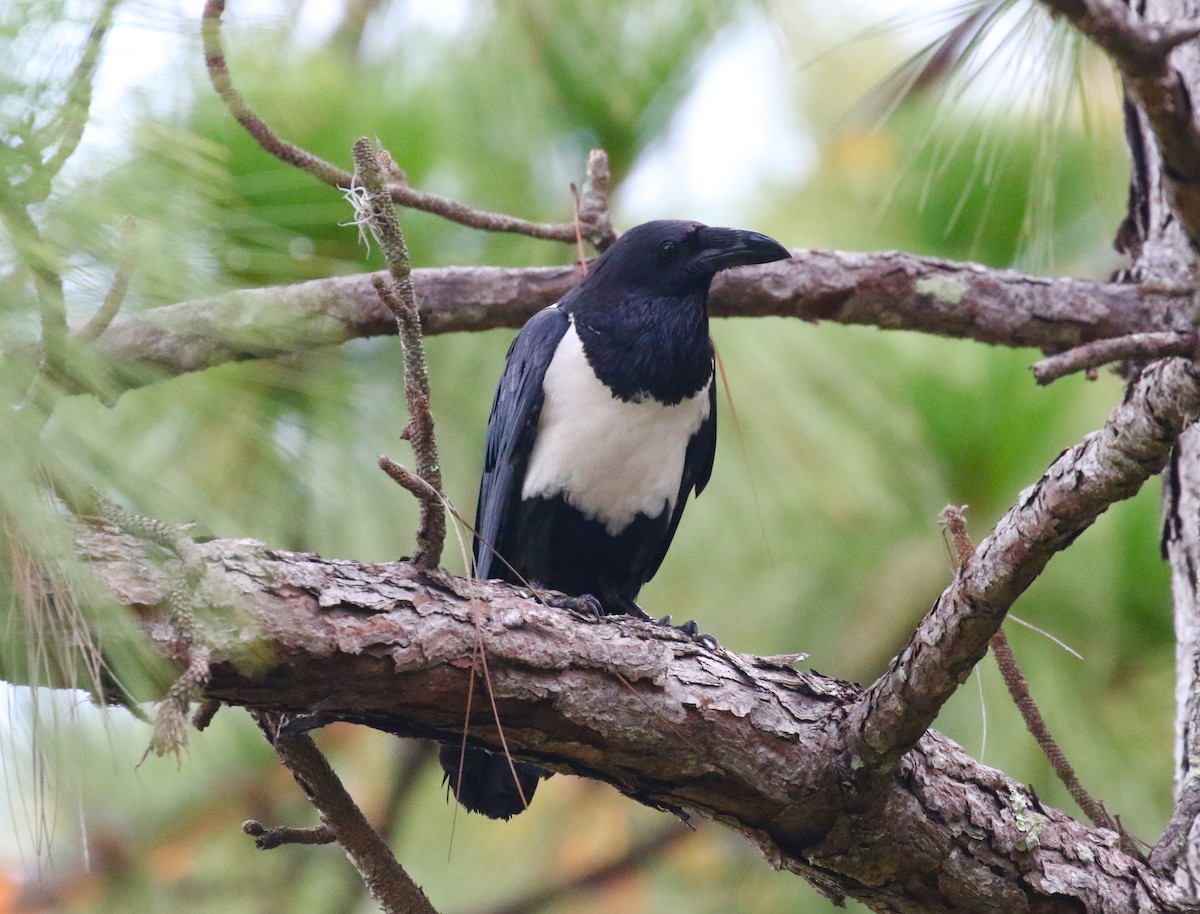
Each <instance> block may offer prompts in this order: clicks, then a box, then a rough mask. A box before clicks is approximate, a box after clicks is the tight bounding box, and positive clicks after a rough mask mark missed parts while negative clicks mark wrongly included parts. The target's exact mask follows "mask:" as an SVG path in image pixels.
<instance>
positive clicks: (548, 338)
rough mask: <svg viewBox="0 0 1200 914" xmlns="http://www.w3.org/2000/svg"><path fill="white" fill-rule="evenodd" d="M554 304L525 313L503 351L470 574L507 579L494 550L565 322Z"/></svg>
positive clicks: (516, 491) (516, 496)
mask: <svg viewBox="0 0 1200 914" xmlns="http://www.w3.org/2000/svg"><path fill="white" fill-rule="evenodd" d="M570 323H571V322H570V319H569V318H568V317H567V315H566V314H565V313H564V312H562V311H560V310H559V309H558V308H553V307H551V308H545V309H544V310H542V311H539V312H538V313H537V314H535V315H534V316H533V317H531V318H530V319H529V320H528V322H526V324H525V326H524V327H522V328H521V332H520V333H519V334H517V338H516V339H515V340H513V343H512V346H510V347H509V349H508V360H507V361H506V362H505V365H504V374H503V375H501V377H500V386H499V387H498V388H497V389H496V399H495V400H493V401H492V414H491V416H490V417H489V418H488V430H487V450H486V451H485V454H484V458H483V478H482V479H480V481H479V506H478V507H477V508H476V511H475V576H476V577H478V578H489V577H499V578H511V577H512V572H511V571H510V570H509V569H508V568H507V567H506V566H505V565H504V562H503V561H500V562H499V563H497V567H496V568H495V569H493V568H492V560H493V558H494V557H495V556H496V554H497V553H499V555H500V556H501V557H503V555H504V553H505V551H506V548H505V547H506V542H507V541H506V529H505V528H506V525H507V524H508V522H509V520H510V519H511V518H512V516H513V514H514V513H515V509H516V507H517V504H518V503H519V502H520V500H521V487H522V485H524V482H525V468H526V466H527V465H528V464H529V454H530V452H531V451H532V450H533V442H534V439H535V438H536V437H537V427H538V418H539V417H540V416H541V413H542V401H543V395H542V381H543V379H544V378H545V377H546V368H547V367H548V366H549V365H550V360H551V359H552V358H554V351H555V350H556V349H557V348H558V344H559V342H560V341H561V340H562V338H563V335H564V334H565V333H566V332H567V328H568V327H569V326H570Z"/></svg>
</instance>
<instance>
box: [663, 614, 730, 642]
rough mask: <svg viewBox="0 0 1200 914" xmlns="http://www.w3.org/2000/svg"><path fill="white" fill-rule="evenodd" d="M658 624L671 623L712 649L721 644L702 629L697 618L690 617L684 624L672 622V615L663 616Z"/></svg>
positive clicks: (670, 624) (673, 626) (679, 630)
mask: <svg viewBox="0 0 1200 914" xmlns="http://www.w3.org/2000/svg"><path fill="white" fill-rule="evenodd" d="M658 624H659V625H669V626H671V628H673V629H675V630H676V631H677V632H682V633H683V634H685V635H687V636H688V637H689V638H691V639H692V640H693V641H695V642H696V643H697V644H702V645H704V646H705V647H707V648H709V649H711V650H716V649H717V648H719V647H720V646H721V644H720V642H719V641H717V639H716V638H715V637H714V636H713V635H707V634H705V633H703V632H702V631H700V623H699V622H697V621H696V620H695V619H688V621H686V622H684V623H683V624H682V625H675V624H673V623H672V622H671V617H670V616H663V617H662V618H661V619H659V620H658Z"/></svg>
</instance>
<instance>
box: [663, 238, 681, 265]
mask: <svg viewBox="0 0 1200 914" xmlns="http://www.w3.org/2000/svg"><path fill="white" fill-rule="evenodd" d="M678 256H679V245H678V243H676V242H674V241H664V242H663V243H662V244H660V245H659V246H658V259H659V260H660V261H661V262H662V263H670V262H671V261H672V260H674V259H675V258H676V257H678Z"/></svg>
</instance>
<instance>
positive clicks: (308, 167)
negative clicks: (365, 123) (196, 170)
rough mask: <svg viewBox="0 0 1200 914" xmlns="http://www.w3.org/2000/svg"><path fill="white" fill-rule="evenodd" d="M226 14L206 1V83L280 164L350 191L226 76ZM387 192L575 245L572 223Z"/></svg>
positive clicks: (395, 188) (449, 214)
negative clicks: (284, 134)
mask: <svg viewBox="0 0 1200 914" xmlns="http://www.w3.org/2000/svg"><path fill="white" fill-rule="evenodd" d="M224 12H225V0H206V2H205V4H204V14H203V20H202V26H201V34H202V36H203V40H204V62H205V65H206V67H207V69H208V79H209V82H211V83H212V87H213V88H214V89H215V90H216V91H217V94H218V95H220V96H221V100H222V101H223V102H225V107H226V108H228V109H229V113H230V114H232V115H233V116H234V118H235V119H236V120H237V122H238V123H239V124H241V125H242V126H243V127H244V128H246V132H247V133H249V134H250V136H251V137H253V138H254V140H255V142H257V143H258V145H259V146H261V147H262V148H263V150H264V151H266V152H268V153H270V154H271V155H273V156H275V158H277V159H279V160H280V161H281V162H285V163H287V164H288V165H294V166H295V167H296V168H299V169H300V170H301V171H304V172H307V173H308V174H310V175H312V176H313V177H314V178H316V179H317V180H318V181H322V182H324V183H325V184H328V185H330V186H332V187H339V188H342V189H347V188H349V187H350V183H351V177H352V175H351V174H350V172H348V171H346V170H345V169H344V168H339V167H338V166H336V165H334V164H333V163H331V162H326V161H325V160H324V159H322V158H321V157H320V156H316V155H313V154H312V153H311V152H309V151H308V150H307V149H304V148H302V147H300V146H297V145H296V144H295V143H289V142H288V141H287V140H285V139H283V138H282V137H280V136H279V135H278V134H276V133H275V132H274V131H273V130H272V129H271V128H270V126H269V125H268V124H267V122H266V121H264V120H263V119H262V118H261V117H260V116H259V115H258V113H257V112H256V111H255V110H254V109H253V108H251V107H250V105H249V103H247V101H246V99H245V98H244V97H243V96H242V94H241V93H240V92H239V91H238V90H237V88H236V87H235V86H234V85H233V77H232V76H230V74H229V64H228V63H227V61H226V59H225V48H224V46H223V45H222V41H221V17H222V15H223V14H224ZM388 191H389V193H390V194H391V196H392V199H393V200H394V201H395V202H396V203H398V204H400V205H401V206H407V207H409V208H411V209H419V210H422V211H424V212H427V213H433V214H435V215H438V216H441V217H442V218H444V219H449V220H450V221H451V222H457V223H458V224H460V225H466V226H469V227H470V228H477V229H483V230H484V231H488V232H513V233H515V234H519V235H529V236H531V237H533V238H544V239H546V240H548V241H564V242H567V243H573V242H574V241H575V225H574V223H572V222H554V223H544V222H530V221H529V220H527V219H518V218H516V217H515V216H506V215H503V214H501V213H489V212H485V211H483V210H477V209H473V208H471V207H469V206H467V205H466V204H463V203H459V202H458V201H457V200H451V199H450V198H449V197H443V196H441V195H439V194H432V193H427V192H425V191H419V190H414V189H413V188H411V187H409V186H408V185H407V184H403V183H399V182H393V183H392V184H390V185H389V186H388Z"/></svg>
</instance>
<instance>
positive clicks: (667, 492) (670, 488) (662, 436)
mask: <svg viewBox="0 0 1200 914" xmlns="http://www.w3.org/2000/svg"><path fill="white" fill-rule="evenodd" d="M711 384H712V379H711V378H710V379H709V382H708V384H706V385H705V386H704V388H703V389H702V390H701V391H700V392H699V393H697V394H696V395H695V396H693V397H690V398H688V399H686V400H683V401H682V402H680V403H677V404H675V405H674V406H664V405H663V404H661V403H659V402H658V401H657V400H654V399H651V398H647V399H646V400H645V401H644V402H642V403H632V402H626V401H623V400H619V399H617V398H616V397H614V396H613V394H612V392H611V391H610V390H609V389H608V388H607V387H605V386H604V384H603V383H602V382H601V381H600V379H599V378H597V377H596V375H595V372H593V371H592V368H591V366H590V365H588V362H587V357H586V356H585V355H584V352H583V342H582V341H581V340H580V339H579V335H578V334H577V333H576V332H575V325H574V323H572V325H571V326H570V327H569V328H567V332H566V335H565V336H564V337H563V339H562V342H561V343H559V345H558V349H557V350H556V351H555V353H554V358H553V359H552V360H551V361H550V365H549V367H548V368H547V369H546V378H545V381H544V382H543V384H542V389H543V391H544V393H545V403H544V405H543V406H542V414H541V419H540V420H539V423H538V434H537V440H536V442H535V443H534V447H533V453H532V454H531V455H530V459H529V467H528V469H527V470H526V472H525V483H524V485H523V487H522V489H521V496H522V498H532V497H535V496H539V495H540V496H544V497H547V498H549V497H552V496H555V495H562V496H563V497H564V498H565V499H566V500H567V502H568V503H569V504H570V505H572V506H573V507H575V508H577V509H578V510H579V511H581V512H583V513H584V514H585V515H586V516H588V517H590V518H592V519H594V520H598V521H601V522H602V523H603V524H604V526H605V529H606V530H607V532H608V533H609V534H611V535H613V536H615V535H617V534H619V533H620V532H621V531H622V530H624V529H625V527H627V526H628V525H629V523H630V521H632V520H633V518H634V516H635V515H637V514H645V515H646V516H647V517H657V516H658V515H659V514H661V513H662V512H663V511H664V510H665V511H670V510H672V509H673V508H674V506H675V499H676V498H677V497H678V496H679V481H680V478H681V477H682V474H683V459H684V455H685V453H686V451H687V446H688V441H690V440H691V437H692V435H694V434H695V433H696V430H697V429H699V428H700V424H701V423H702V422H703V421H704V420H705V419H707V418H708V412H709V402H708V388H709V386H710V385H711Z"/></svg>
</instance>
